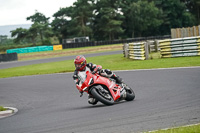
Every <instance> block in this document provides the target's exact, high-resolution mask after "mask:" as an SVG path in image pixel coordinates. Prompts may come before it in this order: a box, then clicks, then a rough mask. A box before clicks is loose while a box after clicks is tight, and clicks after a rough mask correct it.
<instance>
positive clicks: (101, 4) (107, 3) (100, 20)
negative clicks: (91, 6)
mask: <svg viewBox="0 0 200 133" xmlns="http://www.w3.org/2000/svg"><path fill="white" fill-rule="evenodd" d="M95 9H96V10H95V11H94V13H95V17H94V28H93V29H94V34H95V37H96V39H98V40H100V39H104V40H105V39H106V40H108V39H109V40H113V39H116V38H118V35H120V34H122V33H123V32H124V30H123V29H122V26H121V25H122V22H123V18H124V17H123V14H122V12H121V9H120V7H119V0H100V1H97V2H96V8H95Z"/></svg>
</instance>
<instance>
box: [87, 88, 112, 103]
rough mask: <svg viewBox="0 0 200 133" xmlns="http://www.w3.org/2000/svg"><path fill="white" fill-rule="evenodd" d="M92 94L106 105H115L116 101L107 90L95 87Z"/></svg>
mask: <svg viewBox="0 0 200 133" xmlns="http://www.w3.org/2000/svg"><path fill="white" fill-rule="evenodd" d="M91 94H92V95H93V96H94V97H95V98H96V99H97V100H98V101H100V102H102V103H103V104H105V105H113V104H114V100H113V97H112V96H111V95H110V93H109V92H108V91H107V90H105V89H104V88H103V87H102V86H100V85H98V86H94V87H92V88H91Z"/></svg>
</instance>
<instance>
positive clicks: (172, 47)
mask: <svg viewBox="0 0 200 133" xmlns="http://www.w3.org/2000/svg"><path fill="white" fill-rule="evenodd" d="M159 47H160V49H161V50H160V51H161V55H162V57H163V58H165V57H181V56H197V55H200V36H198V37H186V38H178V39H170V40H161V41H159Z"/></svg>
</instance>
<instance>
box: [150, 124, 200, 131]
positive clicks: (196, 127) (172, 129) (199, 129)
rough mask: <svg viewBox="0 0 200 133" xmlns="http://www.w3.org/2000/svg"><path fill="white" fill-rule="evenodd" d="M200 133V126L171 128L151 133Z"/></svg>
mask: <svg viewBox="0 0 200 133" xmlns="http://www.w3.org/2000/svg"><path fill="white" fill-rule="evenodd" d="M199 132H200V124H196V125H191V126H184V127H176V128H170V129H167V130H158V131H153V132H150V133H199Z"/></svg>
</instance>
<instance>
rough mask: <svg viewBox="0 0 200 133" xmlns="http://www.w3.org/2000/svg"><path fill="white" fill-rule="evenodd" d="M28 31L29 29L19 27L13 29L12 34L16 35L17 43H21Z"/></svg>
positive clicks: (15, 40)
mask: <svg viewBox="0 0 200 133" xmlns="http://www.w3.org/2000/svg"><path fill="white" fill-rule="evenodd" d="M27 32H28V30H27V29H24V28H17V29H16V30H12V31H11V36H12V37H16V38H15V39H14V42H15V43H20V42H22V41H23V40H24V39H25V38H26V37H27Z"/></svg>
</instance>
